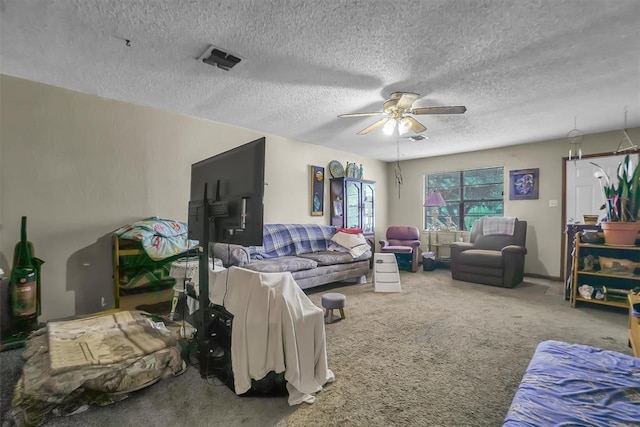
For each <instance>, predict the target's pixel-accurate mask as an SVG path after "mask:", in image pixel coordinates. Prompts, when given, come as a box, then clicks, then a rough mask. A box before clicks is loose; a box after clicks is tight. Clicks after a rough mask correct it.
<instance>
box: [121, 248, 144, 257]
mask: <svg viewBox="0 0 640 427" xmlns="http://www.w3.org/2000/svg"><path fill="white" fill-rule="evenodd" d="M143 253H144V250H143V249H118V255H120V256H130V255H141V254H143Z"/></svg>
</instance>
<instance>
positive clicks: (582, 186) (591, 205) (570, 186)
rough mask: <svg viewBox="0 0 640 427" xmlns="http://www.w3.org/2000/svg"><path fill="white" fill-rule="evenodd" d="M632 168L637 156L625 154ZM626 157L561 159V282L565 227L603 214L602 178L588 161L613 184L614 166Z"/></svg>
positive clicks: (566, 250)
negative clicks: (598, 176)
mask: <svg viewBox="0 0 640 427" xmlns="http://www.w3.org/2000/svg"><path fill="white" fill-rule="evenodd" d="M629 154H630V157H631V162H632V164H633V165H638V153H629ZM625 155H626V154H614V153H601V154H592V155H588V156H584V157H583V158H582V159H580V160H575V159H572V160H569V159H568V158H567V157H564V158H563V159H562V181H563V182H564V188H563V199H564V200H563V204H562V248H561V251H560V254H561V257H562V262H561V267H560V277H562V278H563V279H564V280H565V281H566V280H567V276H568V274H569V271H566V270H567V269H566V268H565V266H566V264H567V256H570V255H571V254H569V253H567V252H568V246H567V242H566V238H567V235H566V227H567V226H568V225H571V224H583V223H584V222H583V219H582V216H583V215H591V214H597V215H598V216H599V217H600V218H602V217H603V216H604V211H602V210H601V209H600V207H601V206H602V204H603V203H604V200H603V194H602V187H601V185H606V182H605V181H603V180H604V178H602V180H601V179H598V178H596V177H595V175H594V174H595V173H596V172H597V171H599V170H600V168H598V167H597V166H595V165H593V164H592V163H591V162H593V163H595V164H597V165H598V166H600V167H601V168H602V169H603V170H604V171H605V172H606V174H607V175H608V176H609V177H610V178H611V180H612V181H614V182H616V181H617V170H618V165H619V164H620V163H622V161H623V160H624V157H625Z"/></svg>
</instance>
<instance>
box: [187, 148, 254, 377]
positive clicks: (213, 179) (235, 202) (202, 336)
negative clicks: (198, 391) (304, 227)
mask: <svg viewBox="0 0 640 427" xmlns="http://www.w3.org/2000/svg"><path fill="white" fill-rule="evenodd" d="M264 163H265V138H264V137H263V138H260V139H256V140H255V141H251V142H248V143H246V144H244V145H241V146H239V147H236V148H233V149H231V150H229V151H225V152H223V153H220V154H217V155H215V156H213V157H209V158H208V159H205V160H202V161H200V162H197V163H194V164H193V165H191V197H190V199H189V213H188V221H189V222H188V226H189V238H190V239H194V240H198V241H199V248H198V251H199V263H198V265H199V271H198V273H199V274H198V276H199V281H198V282H199V283H198V287H199V297H198V302H199V305H200V309H199V315H198V316H196V327H197V329H198V335H197V336H198V352H199V360H200V375H201V376H202V377H203V378H204V377H206V376H207V375H208V372H207V366H208V365H209V362H210V360H209V359H208V357H209V354H210V353H211V351H212V342H211V341H210V340H211V337H210V334H207V332H206V331H207V328H208V325H209V323H210V322H211V320H212V316H213V313H212V311H211V307H210V303H209V243H229V244H238V245H242V246H261V245H262V226H263V214H264V208H263V196H264ZM214 265H215V263H214ZM223 304H224V298H223Z"/></svg>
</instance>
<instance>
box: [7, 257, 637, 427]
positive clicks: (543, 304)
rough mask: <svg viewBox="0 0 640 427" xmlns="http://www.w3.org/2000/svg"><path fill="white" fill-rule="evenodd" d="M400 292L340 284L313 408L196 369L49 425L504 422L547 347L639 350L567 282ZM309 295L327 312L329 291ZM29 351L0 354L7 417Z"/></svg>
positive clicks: (408, 280) (429, 280)
mask: <svg viewBox="0 0 640 427" xmlns="http://www.w3.org/2000/svg"><path fill="white" fill-rule="evenodd" d="M401 280H402V293H375V292H373V286H372V284H371V283H368V284H363V285H348V286H343V287H338V288H334V289H333V290H332V291H337V292H342V293H344V294H345V295H346V296H347V307H346V309H345V312H346V316H347V318H346V319H345V320H341V321H338V322H335V323H333V324H330V325H327V326H326V331H327V349H328V358H329V367H330V368H331V369H332V370H333V371H334V373H335V374H336V382H335V383H333V384H329V385H327V387H326V388H325V390H323V391H322V392H321V393H319V394H318V396H317V399H316V402H315V403H314V404H311V405H309V404H302V405H300V406H298V407H289V406H288V405H287V402H286V398H240V397H237V396H235V395H234V394H233V393H232V392H231V391H230V390H229V389H227V388H226V387H225V386H220V385H219V384H218V383H217V381H207V380H204V379H201V378H200V375H199V373H198V371H197V369H195V368H193V367H191V368H189V370H188V371H187V372H186V373H185V374H183V375H181V376H178V377H175V378H169V379H165V380H163V381H161V382H159V383H157V384H155V385H153V386H151V387H149V388H147V389H144V390H141V391H138V392H135V393H132V394H131V396H130V397H129V398H128V399H126V400H124V401H121V402H118V403H116V404H114V405H111V406H107V407H102V408H98V407H92V408H90V410H89V411H87V412H84V413H81V414H77V415H73V416H70V417H66V418H57V419H53V420H52V421H50V422H49V423H48V424H47V425H51V426H140V425H154V426H156V425H157V426H161V425H167V426H190V427H195V426H205V425H225V426H240V425H241V426H334V425H345V426H368V427H371V426H496V425H500V424H501V422H502V420H503V418H504V415H505V413H506V412H507V409H508V408H509V405H510V403H511V399H512V398H513V395H514V393H515V390H516V388H517V386H518V383H519V382H520V379H521V377H522V374H523V373H524V370H525V368H526V367H527V365H528V363H529V360H530V358H531V356H532V355H533V352H534V350H535V348H536V346H537V344H538V343H539V342H540V341H543V340H547V339H555V340H561V341H568V342H574V343H581V344H588V345H593V346H596V347H601V348H606V349H610V350H616V351H620V352H623V353H626V354H631V351H630V349H629V348H628V347H627V326H628V323H627V322H628V320H627V319H628V318H627V314H626V313H625V311H624V310H616V309H610V308H606V307H604V308H599V307H595V306H581V307H580V308H577V309H574V308H571V307H570V305H569V303H568V302H567V301H565V300H564V297H563V292H564V290H563V284H562V283H560V282H549V281H545V280H537V279H526V280H525V282H524V283H522V284H520V285H518V286H517V287H516V288H514V289H502V288H495V287H490V286H484V285H476V284H471V283H465V282H458V281H452V280H451V274H450V272H449V271H448V270H446V269H438V270H436V271H433V272H423V271H418V272H416V273H409V272H401ZM326 290H327V288H324V289H321V290H319V292H316V293H313V294H310V295H309V296H310V298H311V299H312V300H313V301H314V302H315V303H316V304H318V305H319V304H320V297H321V294H322V292H324V291H326ZM19 355H20V351H9V352H4V353H0V363H1V366H0V371H1V381H2V384H1V385H2V389H1V394H2V400H1V404H2V407H1V408H0V409H1V411H2V417H3V419H5V420H6V412H7V410H8V408H9V405H10V399H11V393H12V389H13V384H14V383H15V381H16V379H17V378H18V376H19V375H20V362H19Z"/></svg>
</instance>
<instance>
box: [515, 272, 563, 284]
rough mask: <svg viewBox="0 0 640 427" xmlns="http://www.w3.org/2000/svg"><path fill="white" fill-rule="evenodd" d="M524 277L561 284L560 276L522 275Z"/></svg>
mask: <svg viewBox="0 0 640 427" xmlns="http://www.w3.org/2000/svg"><path fill="white" fill-rule="evenodd" d="M524 276H525V277H533V278H536V279H546V280H551V281H553V282H563V280H562V278H561V277H560V276H547V275H546V274H536V273H524Z"/></svg>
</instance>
